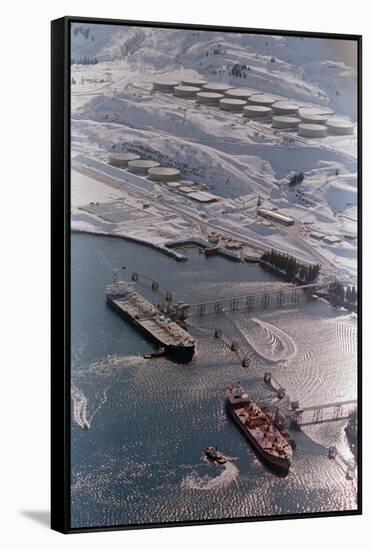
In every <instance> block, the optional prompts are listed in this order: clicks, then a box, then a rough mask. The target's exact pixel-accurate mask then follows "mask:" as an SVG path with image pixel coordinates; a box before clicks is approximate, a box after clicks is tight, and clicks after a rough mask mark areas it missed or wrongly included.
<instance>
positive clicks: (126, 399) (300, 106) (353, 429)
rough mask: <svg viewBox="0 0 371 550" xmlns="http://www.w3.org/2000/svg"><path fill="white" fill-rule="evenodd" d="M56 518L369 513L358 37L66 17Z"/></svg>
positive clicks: (102, 522) (59, 95)
mask: <svg viewBox="0 0 371 550" xmlns="http://www.w3.org/2000/svg"><path fill="white" fill-rule="evenodd" d="M51 51H52V528H53V529H56V530H58V531H62V532H69V533H70V532H79V531H89V530H90V531H91V530H108V529H124V528H125V529H127V528H140V527H161V526H176V525H189V524H204V523H220V522H236V521H256V520H272V519H280V518H285V519H286V518H304V517H305V518H308V517H314V516H330V515H353V514H360V513H361V473H362V472H361V435H360V434H361V380H362V376H361V345H360V338H361V330H360V329H361V300H360V295H361V256H360V251H361V208H360V206H361V183H362V179H361V137H362V135H361V123H362V116H361V115H362V111H361V37H360V36H355V35H339V34H320V33H308V32H292V31H290V32H288V31H282V30H266V29H264V30H262V29H259V30H257V29H245V28H227V27H211V26H200V25H185V24H170V23H158V22H156V23H154V22H142V21H120V20H109V19H107V20H106V19H90V18H80V17H79V18H74V17H65V18H62V19H58V20H55V21H53V22H52V48H51Z"/></svg>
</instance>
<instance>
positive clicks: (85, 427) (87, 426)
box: [82, 422, 89, 430]
mask: <svg viewBox="0 0 371 550" xmlns="http://www.w3.org/2000/svg"><path fill="white" fill-rule="evenodd" d="M82 427H83V428H84V430H88V429H89V424H88V423H87V422H84V423H83V425H82Z"/></svg>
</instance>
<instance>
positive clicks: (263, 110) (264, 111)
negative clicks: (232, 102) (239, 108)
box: [243, 105, 272, 118]
mask: <svg viewBox="0 0 371 550" xmlns="http://www.w3.org/2000/svg"><path fill="white" fill-rule="evenodd" d="M271 112H272V109H271V108H270V107H265V106H264V105H246V106H245V107H244V108H243V116H246V117H249V118H258V117H263V116H269V115H270V114H271Z"/></svg>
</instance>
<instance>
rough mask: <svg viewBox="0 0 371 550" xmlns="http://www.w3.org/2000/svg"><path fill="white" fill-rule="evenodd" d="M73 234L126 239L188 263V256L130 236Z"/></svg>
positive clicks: (74, 231)
mask: <svg viewBox="0 0 371 550" xmlns="http://www.w3.org/2000/svg"><path fill="white" fill-rule="evenodd" d="M71 233H80V234H83V235H94V236H95V237H108V238H110V239H124V240H126V241H129V242H133V243H136V244H142V245H144V246H148V247H149V248H153V249H154V250H157V251H158V252H162V253H163V254H165V255H166V256H170V257H171V258H173V259H174V260H176V261H177V262H186V261H188V258H187V256H184V255H183V254H180V253H179V252H176V251H173V250H171V249H170V248H166V247H165V246H161V245H157V244H154V243H151V242H149V241H144V240H142V239H138V238H136V237H131V236H129V235H114V234H112V233H102V232H100V231H90V230H87V229H71Z"/></svg>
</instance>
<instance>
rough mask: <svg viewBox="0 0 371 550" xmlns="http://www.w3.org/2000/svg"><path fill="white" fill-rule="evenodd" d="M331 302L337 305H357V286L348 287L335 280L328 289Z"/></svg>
mask: <svg viewBox="0 0 371 550" xmlns="http://www.w3.org/2000/svg"><path fill="white" fill-rule="evenodd" d="M328 294H329V298H330V301H331V302H332V303H334V304H336V305H342V306H349V305H350V306H354V305H355V304H356V303H357V299H358V293H357V289H356V287H355V286H347V287H345V286H344V285H342V284H341V282H340V281H338V280H335V281H334V282H332V283H331V285H330V286H329V288H328Z"/></svg>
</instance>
